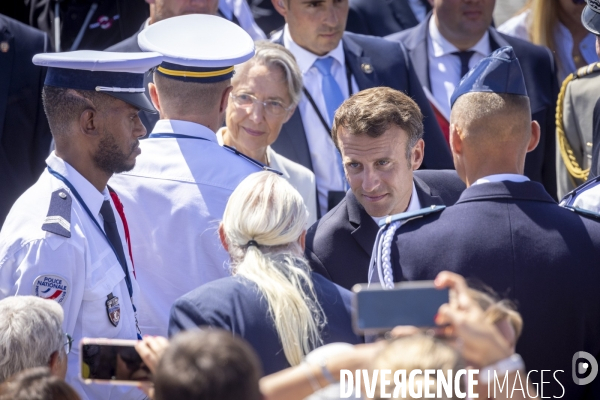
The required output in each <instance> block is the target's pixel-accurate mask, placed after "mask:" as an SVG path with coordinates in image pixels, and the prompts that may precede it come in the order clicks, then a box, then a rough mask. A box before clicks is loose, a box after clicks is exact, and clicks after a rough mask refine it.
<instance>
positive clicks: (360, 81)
mask: <svg viewBox="0 0 600 400" xmlns="http://www.w3.org/2000/svg"><path fill="white" fill-rule="evenodd" d="M342 44H343V46H344V57H345V58H346V63H347V64H348V66H349V67H350V71H351V72H352V75H353V76H354V79H356V84H357V85H358V89H359V90H364V89H368V88H372V87H377V86H381V85H382V84H381V81H380V79H379V76H378V75H377V71H376V70H375V67H374V66H373V63H372V62H371V58H370V57H365V56H364V54H363V49H362V47H360V45H359V44H358V43H356V42H355V41H353V40H352V38H350V37H349V36H348V35H346V34H344V36H343V38H342ZM365 71H367V72H365Z"/></svg>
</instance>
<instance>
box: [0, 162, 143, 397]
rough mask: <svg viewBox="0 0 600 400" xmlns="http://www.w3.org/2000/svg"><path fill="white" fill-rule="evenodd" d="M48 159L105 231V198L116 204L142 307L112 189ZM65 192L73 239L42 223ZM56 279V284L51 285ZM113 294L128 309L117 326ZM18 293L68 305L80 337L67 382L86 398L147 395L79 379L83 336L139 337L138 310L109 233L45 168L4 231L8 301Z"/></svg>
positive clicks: (1, 257) (69, 321)
mask: <svg viewBox="0 0 600 400" xmlns="http://www.w3.org/2000/svg"><path fill="white" fill-rule="evenodd" d="M46 163H47V164H48V166H49V167H50V168H52V169H53V170H55V171H56V172H58V173H59V174H61V175H62V176H64V177H65V178H66V179H67V180H68V181H69V182H70V183H71V184H72V185H73V187H74V188H75V190H76V191H77V192H78V193H79V195H80V196H81V198H82V200H83V201H84V202H85V204H86V206H87V207H88V208H89V210H90V212H91V213H92V215H93V216H94V217H95V218H96V219H97V221H98V223H99V225H100V226H101V227H102V229H103V226H104V225H103V221H102V217H101V215H100V208H101V207H102V203H103V202H104V200H109V201H110V202H111V206H112V208H113V213H114V215H115V220H116V222H117V229H118V231H119V235H120V238H121V243H122V245H123V252H124V254H125V258H126V262H127V267H128V272H129V275H130V277H131V281H132V289H133V300H134V303H135V304H136V306H137V305H138V296H139V286H138V283H137V282H136V279H135V275H134V272H133V267H132V264H131V260H130V258H129V251H128V248H127V243H126V240H125V233H124V228H123V223H122V220H121V218H120V217H119V214H118V212H117V211H116V209H115V207H114V204H113V202H112V200H111V199H110V195H109V193H108V191H107V190H106V188H105V189H104V190H103V192H102V193H101V192H99V191H98V190H97V189H96V188H95V187H94V186H93V185H92V184H91V183H90V182H89V181H87V180H86V179H85V178H84V177H83V176H82V175H81V174H80V173H79V172H77V171H76V170H75V169H74V168H73V167H72V166H71V165H69V164H68V163H67V162H66V161H64V160H62V159H61V158H59V157H57V156H56V155H55V154H54V152H53V153H52V154H50V156H49V157H48V159H47V160H46ZM57 191H61V193H63V191H64V193H65V194H68V196H70V199H71V209H70V216H69V215H68V214H66V215H65V216H66V217H68V218H64V220H62V222H61V226H63V227H64V228H68V231H70V235H71V236H70V237H65V236H61V235H58V234H56V233H52V232H47V231H45V230H42V225H44V224H45V223H48V221H49V219H48V218H47V217H49V215H48V212H49V205H50V202H51V198H52V195H53V193H54V192H57ZM64 200H65V201H67V198H65V199H64ZM69 218H70V220H69ZM50 281H51V282H53V283H56V285H54V286H52V285H48V282H50ZM110 294H112V295H113V296H114V297H116V298H118V304H119V307H120V320H119V322H118V324H117V326H116V327H115V326H113V324H112V323H111V321H110V320H109V317H108V315H107V308H106V301H107V298H108V296H109V295H110ZM14 295H35V296H39V297H42V298H50V299H53V300H54V301H56V302H58V303H59V304H60V305H61V306H62V308H63V310H64V321H63V329H64V331H65V332H67V333H69V334H70V335H71V336H72V337H73V339H74V341H73V346H72V349H71V353H70V354H69V356H68V369H67V377H66V381H67V382H68V383H69V384H70V385H71V386H73V387H74V388H75V390H77V392H78V393H79V395H80V396H81V398H82V399H143V398H144V397H145V396H144V395H143V394H141V393H140V392H139V390H136V389H135V388H127V387H119V386H108V385H84V384H83V383H82V382H81V381H80V379H79V370H80V366H79V357H80V355H79V341H80V340H81V338H83V337H97V338H112V339H132V340H136V339H137V333H138V330H137V326H136V316H135V313H134V311H133V305H132V301H131V300H132V299H131V298H130V296H129V292H128V289H127V284H126V282H125V273H124V272H123V269H122V267H121V264H120V263H119V261H118V259H117V257H116V255H115V253H114V252H113V250H112V248H111V247H110V245H109V243H108V241H107V239H106V238H105V236H104V234H103V233H102V231H100V229H98V227H97V226H96V225H95V223H94V222H93V221H92V219H91V218H90V216H89V215H88V213H87V212H86V211H85V210H84V208H83V206H82V205H81V204H80V203H79V201H78V200H77V198H76V197H75V196H74V195H73V193H72V191H71V190H70V189H69V188H68V187H67V185H66V184H65V183H63V182H62V181H60V180H59V179H57V178H56V177H54V176H53V175H51V174H50V173H49V172H48V170H44V172H43V173H42V175H41V176H40V178H39V180H38V181H37V182H36V183H35V184H34V185H33V186H32V187H31V188H29V189H28V190H27V191H26V192H25V193H24V194H23V195H22V196H21V197H20V198H19V199H18V200H17V201H16V202H15V204H14V206H13V208H12V209H11V212H10V213H9V215H8V217H7V219H6V221H5V223H4V225H3V227H2V231H1V232H0V299H2V298H5V297H7V296H14Z"/></svg>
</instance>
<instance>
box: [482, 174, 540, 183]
mask: <svg viewBox="0 0 600 400" xmlns="http://www.w3.org/2000/svg"><path fill="white" fill-rule="evenodd" d="M502 181H510V182H519V183H520V182H527V181H529V178H528V177H526V176H525V175H519V174H495V175H488V176H484V177H483V178H479V179H477V180H476V181H475V183H473V184H472V185H471V186H475V185H480V184H482V183H491V182H502Z"/></svg>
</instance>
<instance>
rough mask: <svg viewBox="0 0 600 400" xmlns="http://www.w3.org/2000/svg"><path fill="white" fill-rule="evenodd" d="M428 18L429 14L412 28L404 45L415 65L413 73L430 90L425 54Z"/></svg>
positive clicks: (427, 61) (427, 60)
mask: <svg viewBox="0 0 600 400" xmlns="http://www.w3.org/2000/svg"><path fill="white" fill-rule="evenodd" d="M430 18H431V14H430V15H429V16H428V18H426V19H425V20H424V21H423V22H421V23H420V24H419V25H417V26H416V27H415V28H414V29H413V31H412V33H411V35H410V36H409V37H408V40H407V41H406V43H405V45H406V48H407V49H408V51H409V52H410V60H411V61H412V64H413V66H414V67H415V73H416V74H417V77H418V78H419V81H420V82H421V84H422V85H423V86H425V87H426V88H427V89H429V90H430V91H431V80H430V78H429V56H428V54H427V40H428V38H429V19H430Z"/></svg>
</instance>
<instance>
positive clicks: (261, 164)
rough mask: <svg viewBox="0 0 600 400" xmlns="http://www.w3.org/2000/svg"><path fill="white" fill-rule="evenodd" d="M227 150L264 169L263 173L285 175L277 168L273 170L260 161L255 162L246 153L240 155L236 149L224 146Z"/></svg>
mask: <svg viewBox="0 0 600 400" xmlns="http://www.w3.org/2000/svg"><path fill="white" fill-rule="evenodd" d="M222 147H223V148H224V149H225V150H227V151H229V152H231V153H233V154H235V155H236V156H238V157H242V158H243V159H244V160H246V161H248V162H249V163H250V164H253V165H256V166H257V167H258V168H260V169H262V170H263V171H269V172H273V173H276V174H277V175H283V172H281V171H278V170H276V169H275V168H271V167H269V166H267V165H265V164H263V163H261V162H260V161H257V160H255V159H254V158H251V157H248V156H247V155H245V154H244V153H240V152H239V151H237V150H236V149H235V148H234V147H231V146H227V145H226V144H225V145H223V146H222Z"/></svg>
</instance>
